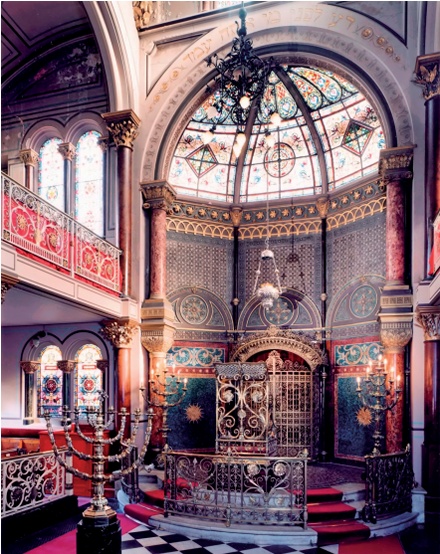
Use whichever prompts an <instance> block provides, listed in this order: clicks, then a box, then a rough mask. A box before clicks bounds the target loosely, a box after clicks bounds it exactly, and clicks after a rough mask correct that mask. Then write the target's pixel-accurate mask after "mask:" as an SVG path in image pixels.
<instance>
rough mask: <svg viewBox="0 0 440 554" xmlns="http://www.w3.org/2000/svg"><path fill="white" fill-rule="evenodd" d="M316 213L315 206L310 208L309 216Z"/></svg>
mask: <svg viewBox="0 0 440 554" xmlns="http://www.w3.org/2000/svg"><path fill="white" fill-rule="evenodd" d="M314 213H315V207H314V206H310V208H309V214H314Z"/></svg>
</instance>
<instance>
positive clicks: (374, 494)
mask: <svg viewBox="0 0 440 554" xmlns="http://www.w3.org/2000/svg"><path fill="white" fill-rule="evenodd" d="M365 462H366V474H365V481H366V483H365V506H364V509H363V511H362V517H363V519H364V520H365V521H371V522H372V523H376V521H377V519H378V518H380V517H387V516H391V515H397V514H402V513H404V512H411V509H412V497H411V491H412V489H413V488H414V472H413V469H412V463H411V452H410V448H409V445H408V446H407V447H406V450H405V451H404V452H396V453H394V454H379V455H377V456H375V455H369V456H365Z"/></svg>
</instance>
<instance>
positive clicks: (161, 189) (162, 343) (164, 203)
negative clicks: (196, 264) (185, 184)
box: [141, 181, 176, 454]
mask: <svg viewBox="0 0 440 554" xmlns="http://www.w3.org/2000/svg"><path fill="white" fill-rule="evenodd" d="M141 190H142V196H143V199H144V204H143V207H144V209H145V210H150V245H149V246H150V283H149V285H150V286H149V289H150V297H149V298H148V299H145V300H144V302H143V304H142V309H141V333H142V334H141V341H142V345H143V346H144V348H145V349H146V350H147V351H148V353H149V376H148V378H147V379H145V381H146V382H151V381H152V380H154V381H155V382H158V381H159V380H163V374H164V369H165V364H166V354H167V352H168V350H169V349H170V348H171V346H172V345H173V342H174V334H175V323H174V311H173V308H172V306H171V304H170V302H169V301H168V300H167V298H166V230H167V219H166V218H167V213H170V212H171V206H172V204H173V202H174V200H175V198H176V194H175V192H174V190H173V188H172V187H171V186H170V185H169V184H168V183H167V182H166V181H154V182H152V183H142V185H141ZM151 400H154V401H155V402H156V403H160V402H161V401H163V398H161V397H160V395H157V397H155V398H153V397H152V398H151ZM156 416H157V417H156V418H155V419H154V421H153V432H152V436H151V441H150V446H151V450H152V451H153V453H154V454H158V453H159V452H160V451H161V449H162V447H163V437H162V432H161V430H162V427H163V412H162V410H161V409H160V408H159V409H156Z"/></svg>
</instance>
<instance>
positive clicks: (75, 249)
mask: <svg viewBox="0 0 440 554" xmlns="http://www.w3.org/2000/svg"><path fill="white" fill-rule="evenodd" d="M2 198H3V210H2V238H3V240H4V241H6V242H8V243H10V244H12V245H14V246H16V247H18V248H20V249H22V250H23V251H24V252H26V253H28V254H31V255H34V256H37V257H38V258H40V259H41V260H45V261H47V262H50V263H52V264H55V265H56V266H58V267H61V268H63V269H64V270H65V271H66V272H69V273H70V274H71V275H72V276H73V277H74V276H75V275H76V276H80V277H83V278H85V279H87V280H89V281H92V282H93V283H97V284H99V285H101V286H103V287H106V288H108V289H111V290H113V291H117V292H119V291H120V265H119V258H120V255H121V251H120V250H119V249H118V248H116V247H115V246H113V245H112V244H110V243H109V242H107V241H105V240H104V239H102V238H100V237H98V236H97V235H95V234H94V233H92V232H91V231H89V230H88V229H87V228H86V227H84V226H83V225H81V224H80V223H78V222H77V221H75V220H74V219H73V218H71V217H70V216H68V215H67V214H65V213H64V212H61V211H60V210H58V209H57V208H54V207H53V206H51V205H50V204H48V203H47V202H45V201H44V200H43V199H42V198H40V197H39V196H38V195H37V194H35V193H33V192H31V191H30V190H29V189H27V188H25V187H23V186H22V185H20V184H18V183H17V182H15V181H13V180H12V179H11V178H10V177H8V176H7V175H5V174H3V173H2Z"/></svg>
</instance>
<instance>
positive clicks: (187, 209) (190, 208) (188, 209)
mask: <svg viewBox="0 0 440 554" xmlns="http://www.w3.org/2000/svg"><path fill="white" fill-rule="evenodd" d="M193 212H194V208H193V207H192V206H188V207H187V208H186V213H187V214H188V215H192V214H193Z"/></svg>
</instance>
